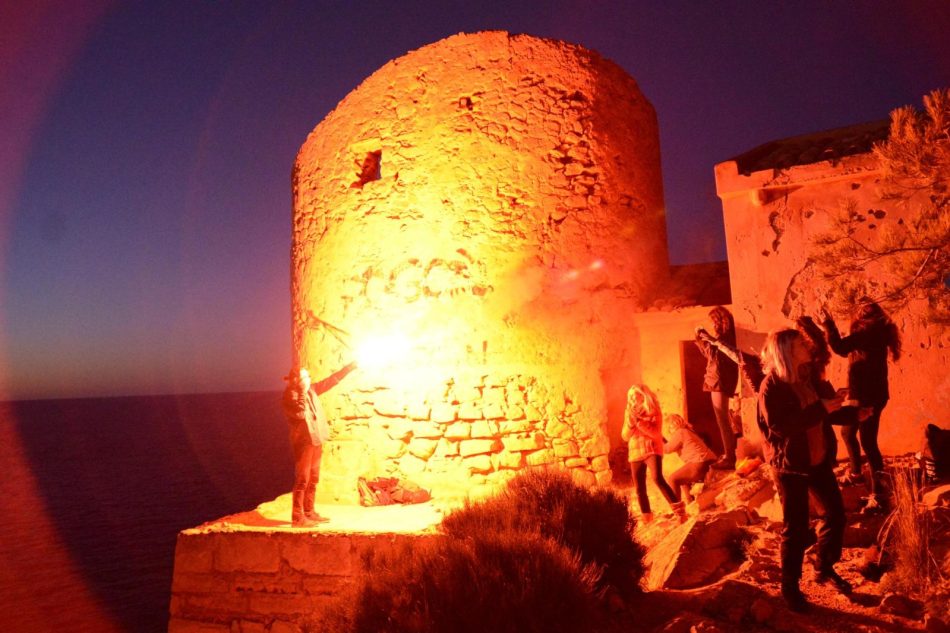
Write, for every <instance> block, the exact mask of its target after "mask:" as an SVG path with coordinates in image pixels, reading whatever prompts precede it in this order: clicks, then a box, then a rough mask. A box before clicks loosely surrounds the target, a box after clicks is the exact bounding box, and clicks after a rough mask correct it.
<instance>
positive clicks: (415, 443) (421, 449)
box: [409, 437, 439, 459]
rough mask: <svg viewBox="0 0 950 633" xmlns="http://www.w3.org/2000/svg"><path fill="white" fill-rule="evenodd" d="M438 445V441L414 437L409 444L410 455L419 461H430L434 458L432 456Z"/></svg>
mask: <svg viewBox="0 0 950 633" xmlns="http://www.w3.org/2000/svg"><path fill="white" fill-rule="evenodd" d="M438 444H439V441H438V440H430V439H423V438H418V437H414V438H412V440H411V441H410V442H409V453H410V454H412V455H415V456H416V457H418V458H419V459H429V458H430V457H432V454H433V453H434V452H435V447H436V446H438Z"/></svg>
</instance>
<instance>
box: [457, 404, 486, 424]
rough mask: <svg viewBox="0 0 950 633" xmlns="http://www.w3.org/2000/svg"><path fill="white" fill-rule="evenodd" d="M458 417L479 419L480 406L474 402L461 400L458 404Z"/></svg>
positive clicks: (480, 417)
mask: <svg viewBox="0 0 950 633" xmlns="http://www.w3.org/2000/svg"><path fill="white" fill-rule="evenodd" d="M458 417H459V419H460V420H469V421H471V420H481V419H482V408H481V407H480V406H478V405H477V404H475V403H474V402H463V403H462V404H460V405H459V412H458Z"/></svg>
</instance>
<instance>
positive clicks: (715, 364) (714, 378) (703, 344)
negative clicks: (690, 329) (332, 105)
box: [696, 331, 739, 396]
mask: <svg viewBox="0 0 950 633" xmlns="http://www.w3.org/2000/svg"><path fill="white" fill-rule="evenodd" d="M720 340H721V341H722V342H723V343H725V344H726V345H728V346H729V347H732V348H733V349H734V348H735V347H736V335H735V332H734V331H733V332H731V336H730V335H729V333H727V334H726V335H725V336H723V337H722V339H720ZM696 347H698V348H699V351H701V352H702V353H703V356H705V357H706V375H705V376H704V377H703V391H721V392H722V393H724V394H726V395H729V396H732V395H734V394H735V392H736V384H738V382H739V367H738V366H737V365H736V363H735V362H734V361H732V360H731V359H730V358H729V357H728V356H726V355H725V354H723V353H722V352H721V351H720V350H719V349H718V348H717V347H715V346H714V345H711V344H710V343H709V342H707V341H705V340H703V339H702V338H697V339H696Z"/></svg>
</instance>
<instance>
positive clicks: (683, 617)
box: [658, 611, 727, 633]
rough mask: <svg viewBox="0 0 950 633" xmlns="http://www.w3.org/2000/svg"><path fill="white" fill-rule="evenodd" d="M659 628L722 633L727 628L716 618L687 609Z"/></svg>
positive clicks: (675, 632) (666, 631) (670, 632)
mask: <svg viewBox="0 0 950 633" xmlns="http://www.w3.org/2000/svg"><path fill="white" fill-rule="evenodd" d="M658 630H659V631H660V632H661V633H722V632H725V631H726V630H727V629H726V628H725V627H723V626H722V625H721V624H719V623H718V622H716V621H715V620H712V619H710V618H707V617H703V616H701V615H699V614H696V613H690V612H689V611H687V612H686V613H681V614H679V615H678V616H676V617H675V618H673V619H672V620H670V621H669V622H667V623H666V624H665V625H664V626H663V628H661V629H658Z"/></svg>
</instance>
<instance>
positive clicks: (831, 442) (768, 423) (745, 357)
mask: <svg viewBox="0 0 950 633" xmlns="http://www.w3.org/2000/svg"><path fill="white" fill-rule="evenodd" d="M709 316H710V320H711V329H712V333H710V332H708V331H707V330H706V329H705V328H698V329H697V345H698V346H699V348H700V350H701V351H702V352H703V354H704V356H705V357H706V359H707V365H706V374H705V378H704V385H703V388H704V390H705V391H708V392H709V393H710V395H711V400H712V406H713V411H714V413H715V416H716V421H717V424H718V427H719V431H720V434H721V437H722V444H723V455H722V456H717V455H716V454H715V453H713V452H712V451H711V450H710V449H709V448H708V446H706V444H704V443H703V441H702V440H701V439H700V438H699V436H698V435H697V434H696V433H695V432H694V431H693V430H692V429H691V428H690V426H689V425H688V424H687V423H685V421H683V419H682V418H681V417H680V416H670V417H669V418H668V420H667V428H668V430H669V432H670V441H668V442H665V441H664V439H663V435H662V422H663V417H662V414H661V411H660V406H659V403H658V401H657V399H656V396H655V395H654V394H653V393H652V392H651V391H650V390H649V389H648V388H647V387H645V386H643V385H635V386H634V387H632V388H631V389H630V391H629V392H628V397H627V409H626V414H625V419H624V424H623V428H622V431H621V436H622V438H623V439H624V440H625V441H627V442H628V458H629V460H630V466H631V473H632V475H633V479H634V484H635V486H634V488H635V490H636V497H637V501H638V503H639V506H640V510H641V520H642V521H650V520H652V513H651V511H650V502H649V498H648V497H647V491H646V478H647V470H649V471H651V473H652V480H653V482H654V483H655V485H656V487H657V488H658V489H659V491H660V492H661V493H662V494H663V496H664V497H665V498H666V499H667V501H668V502H669V503H670V506H671V508H672V510H673V512H674V513H675V514H676V515H677V516H679V517H680V518H681V520H685V517H686V514H685V502H686V501H689V496H688V495H689V488H690V485H691V484H692V483H693V482H696V481H702V480H703V479H704V477H705V475H706V473H707V471H708V469H709V468H719V469H731V468H734V467H735V464H736V453H735V451H736V433H735V431H734V430H733V428H732V424H731V421H730V416H729V408H728V407H729V399H730V397H732V396H733V395H734V394H735V389H736V386H737V384H738V378H739V374H740V373H741V374H742V375H743V377H744V379H745V380H747V381H748V382H749V384H750V387H751V388H752V389H753V390H755V391H756V393H757V423H758V427H759V429H760V431H761V433H762V436H763V439H764V446H763V449H764V452H765V455H766V458H767V459H768V461H769V463H770V465H771V467H772V471H773V474H774V478H775V483H776V487H777V489H778V493H779V497H780V499H781V502H782V511H783V521H784V527H783V531H782V546H781V566H782V595H783V597H784V598H785V600H786V602H787V603H788V605H789V606H790V607H791V608H793V609H796V610H803V609H805V608H806V607H807V600H806V598H805V596H804V594H803V593H802V592H801V589H800V587H799V584H800V580H801V575H802V564H803V561H804V556H805V550H806V549H807V547H808V545H809V544H810V540H811V532H810V531H809V526H808V521H809V501H808V499H809V493H811V496H812V498H813V499H814V501H815V502H816V506H817V508H818V511H819V519H820V525H819V528H818V533H817V560H816V575H815V581H816V582H819V583H831V584H833V585H834V586H835V587H836V588H837V589H838V590H839V591H842V592H845V593H847V592H849V591H850V589H851V588H850V585H849V584H848V582H847V581H845V580H844V579H843V578H842V577H841V576H839V575H838V574H837V572H835V570H834V564H835V563H837V562H838V560H839V559H840V557H841V548H842V540H843V535H844V527H845V516H844V504H843V502H842V498H841V490H840V488H839V483H838V480H837V479H836V478H835V473H834V470H833V468H834V466H835V465H836V463H837V439H836V437H835V433H834V431H833V430H832V426H833V425H840V426H841V427H842V439H843V441H844V444H845V447H846V448H847V450H848V456H849V462H850V470H849V472H848V474H847V475H846V477H845V482H846V483H854V482H856V481H859V480H861V479H863V475H862V458H861V450H862V449H863V451H864V453H865V455H866V456H867V460H868V463H869V466H870V468H869V470H870V472H869V477H868V479H867V481H868V483H869V488H870V492H871V494H870V496H869V497H868V500H867V505H866V508H865V510H866V511H880V510H883V509H884V507H885V506H886V497H885V495H884V488H883V483H884V480H883V474H884V460H883V458H882V456H881V451H880V449H879V448H878V445H877V434H878V428H879V424H880V418H881V412H882V410H883V409H884V407H885V406H886V404H887V401H888V398H889V393H888V379H887V363H888V356H890V358H891V359H892V360H895V361H896V360H897V359H898V358H900V351H901V348H900V344H901V342H900V335H899V333H898V330H897V327H896V326H895V325H894V323H893V322H892V321H891V320H890V318H888V316H887V314H886V313H885V312H884V310H882V309H881V307H880V306H879V305H878V304H877V303H875V302H873V301H871V300H870V299H864V300H862V301H860V302H859V304H858V308H857V310H856V312H855V315H854V319H853V320H852V322H851V329H850V332H849V334H848V335H847V336H841V334H840V333H839V331H838V328H837V326H836V325H835V322H834V319H833V318H832V317H831V315H830V314H828V313H827V311H823V314H822V327H819V326H818V324H816V323H815V321H814V320H813V319H812V318H810V317H802V318H799V319H798V321H797V323H796V326H797V327H795V328H785V329H780V330H776V331H773V332H771V333H770V334H769V335H768V337H767V339H766V341H765V345H764V347H763V349H762V353H761V357H755V356H753V355H750V354H746V353H744V352H741V351H739V350H738V348H737V346H736V336H735V327H734V323H733V319H732V315H731V314H730V313H729V311H728V310H726V309H725V308H723V307H721V306H717V307H716V308H714V309H713V310H712V311H711V312H710V313H709ZM832 351H833V352H834V353H836V354H839V355H841V356H847V358H848V386H847V388H843V389H839V390H835V388H834V387H833V386H832V385H831V383H830V382H829V381H828V380H827V378H826V376H825V371H826V368H827V366H828V364H829V363H830V361H831V352H832ZM674 451H675V452H679V453H680V454H681V457H682V458H683V462H684V465H683V467H681V468H680V469H679V470H677V471H676V472H675V473H673V475H672V476H671V477H670V483H667V482H666V481H665V479H664V477H663V472H662V456H663V454H664V453H670V452H674ZM717 458H718V459H717ZM681 490H682V491H684V492H685V495H681V492H680V491H681Z"/></svg>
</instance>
